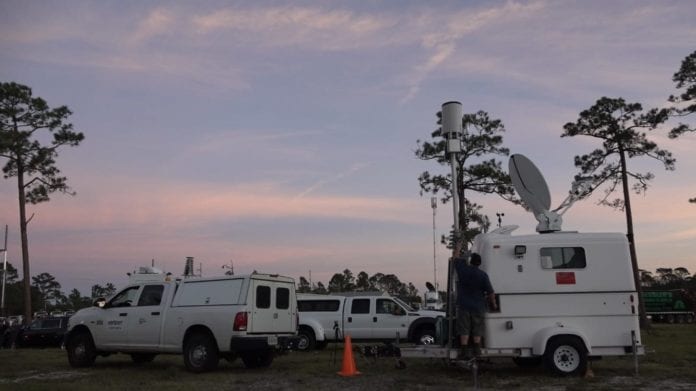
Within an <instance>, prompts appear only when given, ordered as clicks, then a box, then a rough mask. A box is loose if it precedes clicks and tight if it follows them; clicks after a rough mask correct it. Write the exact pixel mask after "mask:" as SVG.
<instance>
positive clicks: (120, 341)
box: [92, 285, 140, 348]
mask: <svg viewBox="0 0 696 391" xmlns="http://www.w3.org/2000/svg"><path fill="white" fill-rule="evenodd" d="M139 294H140V286H139V285H137V286H130V287H128V288H126V289H124V290H122V291H121V292H119V293H118V294H116V296H114V297H113V298H112V299H111V300H109V301H108V302H107V303H106V305H105V306H104V308H102V309H101V313H100V316H99V318H98V319H96V320H95V324H94V328H93V329H92V330H94V342H95V344H96V345H97V348H99V347H101V346H104V347H118V346H125V345H126V344H127V343H128V334H127V332H128V319H129V316H131V314H132V311H133V308H134V306H135V304H136V303H137V301H136V299H137V298H138V296H139Z"/></svg>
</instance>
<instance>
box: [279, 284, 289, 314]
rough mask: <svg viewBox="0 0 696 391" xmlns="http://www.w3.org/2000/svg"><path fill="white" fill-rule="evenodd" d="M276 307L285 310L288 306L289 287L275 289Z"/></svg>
mask: <svg viewBox="0 0 696 391" xmlns="http://www.w3.org/2000/svg"><path fill="white" fill-rule="evenodd" d="M276 308H277V309H279V310H287V309H288V308H290V289H288V288H277V289H276Z"/></svg>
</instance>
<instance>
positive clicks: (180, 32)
mask: <svg viewBox="0 0 696 391" xmlns="http://www.w3.org/2000/svg"><path fill="white" fill-rule="evenodd" d="M694 20H696V4H695V3H694V2H693V1H660V2H655V1H610V2H606V1H562V0H561V1H545V0H539V1H430V2H421V1H406V0H404V1H377V0H368V1H360V2H350V1H321V0H317V1H292V2H270V1H254V2H248V1H207V2H191V1H189V2H186V1H161V2H156V1H148V2H142V1H119V2H104V1H45V2H44V1H41V2H39V1H33V2H30V1H8V0H1V1H0V53H1V54H0V80H1V81H3V82H9V81H15V82H18V83H21V84H25V85H27V86H30V87H31V88H32V89H33V93H34V95H35V96H40V97H43V98H44V99H46V100H47V102H48V104H49V105H50V106H52V107H55V106H60V105H67V106H68V107H69V108H70V109H71V110H72V112H73V114H72V116H71V117H70V118H69V121H70V122H71V123H72V124H73V125H74V128H75V130H77V131H81V132H83V133H84V135H85V140H84V141H83V142H82V144H80V146H78V147H75V148H64V149H62V150H61V151H60V153H59V157H58V160H57V164H58V166H59V168H60V169H61V171H62V173H63V174H64V175H65V176H67V177H68V182H69V185H70V186H71V187H72V189H73V190H74V191H75V192H76V195H75V196H74V197H70V196H67V195H62V194H55V195H53V196H52V198H51V201H50V202H47V203H42V204H39V205H33V206H30V207H29V208H28V213H29V215H31V214H34V218H33V219H32V221H31V223H30V225H29V244H30V257H31V274H32V275H36V274H38V273H41V272H49V273H51V274H53V275H54V276H56V278H57V280H58V281H59V282H60V283H61V284H62V287H63V289H64V291H69V290H71V289H73V288H77V289H79V290H80V291H82V293H83V294H85V295H89V289H90V287H91V286H92V285H93V284H105V283H107V282H112V283H114V284H116V285H117V286H123V285H125V284H126V283H127V277H126V272H129V271H132V270H134V269H135V268H137V267H138V266H145V265H150V264H151V262H152V260H153V259H154V263H155V265H156V266H158V267H159V268H161V269H164V270H165V271H169V272H172V273H173V274H176V275H178V274H181V273H182V272H183V269H184V262H185V258H186V257H187V256H193V257H195V263H196V266H197V267H198V266H201V267H202V273H203V275H204V276H213V275H220V274H222V273H223V272H224V271H225V269H223V268H222V267H223V265H225V264H230V263H232V264H233V265H234V270H235V272H236V273H238V274H241V273H250V272H252V271H254V270H257V271H258V272H268V273H280V274H283V275H288V276H291V277H294V278H295V279H299V277H300V276H304V277H306V278H309V276H310V272H311V278H312V281H313V282H314V283H316V282H318V281H321V282H323V283H324V284H327V283H328V281H329V279H330V278H331V276H332V275H333V274H334V273H337V272H341V271H343V270H344V269H346V268H347V269H350V270H351V271H352V272H353V273H354V274H356V275H357V273H358V272H360V271H365V272H367V273H368V274H369V275H373V274H375V273H377V272H381V273H385V274H388V273H392V274H396V275H397V276H398V277H399V278H400V279H401V280H402V281H404V282H412V283H414V285H415V286H416V287H417V288H418V289H419V290H420V291H421V292H423V291H424V290H425V282H426V281H432V280H433V278H434V270H433V269H434V264H435V265H437V278H438V282H439V283H440V284H444V281H445V278H446V277H445V273H444V271H445V270H446V260H447V257H448V251H447V249H445V248H444V246H442V245H440V244H439V243H438V244H437V245H436V246H435V250H436V251H435V257H434V254H433V250H434V246H433V209H431V206H430V199H429V195H427V194H426V195H421V194H420V192H419V191H420V189H419V186H418V181H417V177H418V175H419V174H420V173H421V172H423V171H425V170H429V171H431V172H438V173H446V172H447V171H448V167H441V166H437V165H436V164H434V163H432V162H426V161H421V160H419V159H417V158H416V157H415V155H414V150H415V149H416V147H417V144H416V141H417V140H428V139H429V138H430V133H431V132H432V131H433V130H435V129H436V127H437V125H436V124H435V113H436V112H437V111H438V110H439V109H440V107H441V105H442V103H444V102H447V101H450V100H457V101H460V102H462V105H463V110H464V112H465V113H473V112H476V111H479V110H483V111H486V112H488V113H489V115H490V116H491V117H493V118H498V119H501V120H502V121H503V123H504V125H505V128H506V132H505V134H504V144H505V146H506V147H508V148H509V149H510V151H511V152H512V153H522V154H524V155H526V156H527V157H529V158H530V159H531V160H532V161H534V162H535V164H536V165H537V166H538V167H539V169H540V170H541V172H542V173H543V174H544V176H545V177H546V181H547V182H548V185H549V188H550V190H551V196H552V204H553V205H554V206H556V205H558V204H560V202H561V201H562V199H563V198H564V197H565V194H567V191H568V190H569V189H570V183H571V181H572V178H573V176H574V175H575V174H576V173H577V170H576V168H575V167H574V165H573V157H574V156H575V155H580V154H584V153H589V152H590V151H591V150H593V149H595V148H598V147H600V144H599V143H598V142H597V141H596V140H595V139H592V138H588V137H573V138H561V137H560V135H561V134H562V132H563V125H564V124H565V123H567V122H574V121H576V120H577V118H578V114H579V113H580V112H581V111H582V110H584V109H587V108H589V107H590V106H591V105H592V104H594V103H595V102H596V100H597V99H599V98H600V97H603V96H608V97H623V98H624V99H626V100H627V101H629V102H640V103H642V104H643V105H644V107H662V106H664V105H665V104H666V103H667V102H666V99H667V97H668V96H669V95H670V94H674V93H675V92H676V89H675V85H674V82H673V81H672V75H673V74H674V73H675V72H676V71H677V70H678V69H679V66H680V64H681V61H682V60H683V59H684V58H685V57H686V56H687V55H688V54H690V53H692V52H693V51H694V50H695V49H696V45H695V43H696V24H694V23H693V21H694ZM689 120H690V121H692V122H696V118H690V119H689ZM666 133H667V132H666V128H663V129H659V130H656V131H653V132H650V134H649V135H648V137H649V138H650V139H652V140H653V141H655V142H657V143H658V145H659V146H660V147H662V148H664V149H667V150H669V151H671V152H672V153H673V154H674V157H675V158H676V159H677V163H676V170H674V171H665V170H664V168H663V166H662V165H661V164H660V163H659V162H657V161H653V160H650V159H634V160H632V161H631V162H630V164H631V167H634V168H635V169H636V170H642V171H650V172H653V173H654V174H655V179H654V180H653V181H652V182H651V187H650V188H649V190H648V192H647V193H646V194H644V195H639V196H633V198H632V203H633V207H634V223H635V236H636V246H637V251H638V262H639V265H640V267H641V268H643V269H647V270H654V269H655V268H657V267H680V266H681V267H686V268H687V269H689V270H690V271H691V272H692V273H693V272H696V257H695V256H694V255H693V254H694V253H696V226H695V225H694V221H696V204H689V203H688V202H687V200H688V199H689V198H691V197H694V196H696V185H695V184H694V182H695V181H694V179H695V175H696V174H694V173H695V172H696V154H694V153H693V151H695V150H696V135H694V134H690V135H685V136H683V137H681V138H679V139H678V140H670V139H668V138H667V137H666ZM501 160H502V161H503V166H504V167H507V158H506V157H501ZM0 164H3V165H4V164H5V161H0ZM598 198H599V195H595V196H593V197H591V198H590V199H588V200H584V201H581V202H579V203H577V204H575V205H574V206H573V207H572V208H571V209H570V211H568V212H567V213H566V214H565V215H564V229H568V230H579V231H582V232H596V231H599V232H625V230H626V223H625V216H624V214H623V213H622V212H619V211H614V210H612V209H609V208H607V207H603V206H599V205H597V200H598ZM472 200H473V201H475V202H478V203H480V204H481V205H483V207H484V213H486V214H488V215H489V217H490V218H491V220H492V221H493V222H494V223H495V222H496V217H495V215H496V213H504V217H503V225H510V224H515V225H519V226H520V228H519V229H518V231H517V232H516V233H533V232H534V227H535V226H536V220H535V219H534V218H533V216H531V215H530V214H528V213H527V212H525V211H524V210H523V209H522V208H521V207H519V206H515V205H512V204H509V203H507V202H505V201H503V200H501V199H500V198H498V197H496V196H490V195H489V196H476V195H474V196H472ZM17 205H18V204H17V189H16V178H10V179H3V180H0V206H1V207H0V224H2V225H4V224H7V225H8V226H9V241H8V261H9V262H11V263H12V264H13V265H15V266H16V267H19V266H20V265H21V255H20V254H21V252H20V238H19V217H18V206H17ZM451 224H452V208H451V205H450V204H446V205H442V204H439V205H438V207H437V209H436V211H435V226H436V229H435V232H436V236H438V237H439V236H440V235H442V234H443V233H446V232H448V231H449V227H450V226H451ZM434 258H435V259H434ZM19 269H20V270H21V267H19Z"/></svg>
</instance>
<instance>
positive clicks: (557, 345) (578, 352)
mask: <svg viewBox="0 0 696 391" xmlns="http://www.w3.org/2000/svg"><path fill="white" fill-rule="evenodd" d="M544 364H546V368H547V369H548V370H550V371H551V372H553V373H555V374H556V375H561V376H569V375H571V376H576V375H583V374H584V373H585V371H586V370H587V349H585V345H584V344H583V343H582V340H580V339H579V338H577V337H573V336H558V337H554V338H551V339H550V340H549V342H548V343H547V344H546V351H545V352H544Z"/></svg>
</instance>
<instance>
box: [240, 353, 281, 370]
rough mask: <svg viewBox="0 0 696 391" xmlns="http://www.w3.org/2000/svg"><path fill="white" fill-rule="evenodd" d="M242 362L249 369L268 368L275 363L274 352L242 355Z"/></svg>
mask: <svg viewBox="0 0 696 391" xmlns="http://www.w3.org/2000/svg"><path fill="white" fill-rule="evenodd" d="M242 362H244V366H245V367H247V368H267V367H269V366H271V363H272V362H273V351H271V350H262V351H255V352H246V353H244V354H242Z"/></svg>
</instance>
